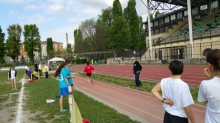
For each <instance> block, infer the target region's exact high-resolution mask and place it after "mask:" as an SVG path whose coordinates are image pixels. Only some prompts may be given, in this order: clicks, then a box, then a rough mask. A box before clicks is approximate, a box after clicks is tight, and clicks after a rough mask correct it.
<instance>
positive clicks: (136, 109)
mask: <svg viewBox="0 0 220 123" xmlns="http://www.w3.org/2000/svg"><path fill="white" fill-rule="evenodd" d="M78 67H79V66H78ZM74 85H75V87H76V89H77V90H79V91H82V92H83V93H85V94H87V95H89V96H91V97H93V98H95V99H96V100H99V101H101V102H103V103H105V104H107V105H109V106H110V107H113V108H115V109H116V110H117V111H119V112H120V113H123V114H126V115H128V116H130V117H131V118H132V119H136V120H138V121H140V122H141V123H162V122H163V115H164V109H163V107H162V103H161V102H160V101H158V100H157V99H156V98H155V97H153V96H152V94H150V93H147V92H141V91H137V90H133V89H129V88H125V87H121V86H116V85H112V84H107V83H103V82H99V81H93V82H92V85H93V86H92V87H90V86H89V84H88V82H87V79H86V78H81V77H75V78H74ZM192 111H193V115H194V117H195V119H196V122H197V123H203V122H204V117H205V107H204V106H199V105H192ZM91 122H92V121H91Z"/></svg>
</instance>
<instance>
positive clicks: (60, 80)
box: [58, 69, 68, 88]
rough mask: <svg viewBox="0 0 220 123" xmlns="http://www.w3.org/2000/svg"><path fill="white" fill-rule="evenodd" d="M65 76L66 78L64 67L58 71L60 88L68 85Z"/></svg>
mask: <svg viewBox="0 0 220 123" xmlns="http://www.w3.org/2000/svg"><path fill="white" fill-rule="evenodd" d="M65 78H67V76H66V72H65V69H62V70H61V72H60V75H59V78H58V79H59V85H60V88H66V87H68V85H67V84H66V82H65Z"/></svg>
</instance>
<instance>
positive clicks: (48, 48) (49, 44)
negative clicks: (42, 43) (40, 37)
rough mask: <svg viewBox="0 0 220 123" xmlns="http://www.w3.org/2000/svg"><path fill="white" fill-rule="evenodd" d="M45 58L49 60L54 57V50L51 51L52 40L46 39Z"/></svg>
mask: <svg viewBox="0 0 220 123" xmlns="http://www.w3.org/2000/svg"><path fill="white" fill-rule="evenodd" d="M46 49H47V56H48V57H49V59H50V58H53V57H54V49H53V39H52V38H47V48H46Z"/></svg>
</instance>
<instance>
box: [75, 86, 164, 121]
mask: <svg viewBox="0 0 220 123" xmlns="http://www.w3.org/2000/svg"><path fill="white" fill-rule="evenodd" d="M77 86H81V85H79V84H77ZM81 87H82V88H84V89H87V90H90V91H92V92H94V93H97V94H99V95H102V96H104V97H106V98H109V99H111V100H114V101H116V102H118V103H121V104H123V105H126V106H128V107H130V108H133V109H135V110H138V111H140V112H142V113H145V114H147V115H150V116H153V117H155V118H157V119H160V120H163V119H162V118H160V117H157V116H155V115H153V114H150V113H148V112H145V111H143V110H140V109H138V108H135V107H133V106H130V105H128V104H126V103H123V102H121V101H118V100H116V99H113V98H111V97H109V96H106V95H104V94H101V93H99V92H96V91H93V90H91V89H88V88H86V87H83V86H81Z"/></svg>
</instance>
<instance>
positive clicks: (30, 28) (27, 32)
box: [23, 24, 41, 63]
mask: <svg viewBox="0 0 220 123" xmlns="http://www.w3.org/2000/svg"><path fill="white" fill-rule="evenodd" d="M23 35H24V49H25V51H26V52H27V53H28V56H29V59H30V61H31V62H32V63H34V52H38V53H40V52H41V44H40V33H39V30H38V27H37V26H36V25H35V24H30V25H28V24H27V25H24V32H23ZM40 55H41V53H40ZM40 57H41V56H40Z"/></svg>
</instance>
